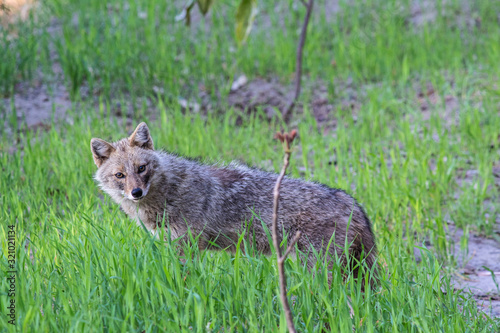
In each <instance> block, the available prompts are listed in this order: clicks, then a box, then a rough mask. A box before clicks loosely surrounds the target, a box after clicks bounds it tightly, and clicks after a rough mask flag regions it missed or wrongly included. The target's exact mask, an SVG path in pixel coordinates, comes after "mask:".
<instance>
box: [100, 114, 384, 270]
mask: <svg viewBox="0 0 500 333" xmlns="http://www.w3.org/2000/svg"><path fill="white" fill-rule="evenodd" d="M137 138H139V139H137ZM94 140H96V139H93V141H92V142H93V144H92V145H91V146H92V152H93V154H94V160H96V150H97V151H98V152H99V151H100V150H99V149H94V142H95V141H94ZM100 141H102V140H100ZM137 142H138V143H137ZM99 143H100V144H101V145H102V143H101V142H99ZM109 145H111V146H112V148H113V149H106V152H108V151H110V154H109V156H108V157H107V158H105V159H104V160H102V159H99V158H98V159H97V160H96V165H97V166H98V167H99V168H98V170H97V173H96V175H95V179H96V180H97V181H98V182H99V184H100V186H101V188H102V189H103V190H104V191H105V192H107V193H108V194H109V195H110V196H111V197H112V198H113V199H114V200H115V201H116V202H117V203H118V204H119V205H121V207H122V209H123V210H124V211H125V212H126V213H127V214H128V215H129V216H130V217H131V218H133V219H134V220H136V221H137V222H138V223H139V224H140V222H139V220H141V221H142V222H143V223H144V225H145V226H146V227H147V228H148V229H149V230H151V231H153V232H154V231H156V229H157V228H158V226H160V225H161V223H162V221H164V220H165V221H166V223H167V224H168V226H169V228H170V232H171V235H172V237H173V238H178V237H183V236H185V235H186V233H187V230H188V228H190V230H191V232H192V233H193V234H194V235H195V236H196V235H199V236H200V238H199V244H198V246H199V247H200V249H206V248H212V249H215V248H219V249H226V250H231V251H234V249H235V245H236V243H237V241H238V237H239V235H240V234H241V232H242V231H243V229H244V228H247V229H248V228H250V229H251V230H247V231H248V232H247V235H248V237H249V240H251V241H252V242H253V241H255V245H256V246H257V249H258V250H259V251H260V252H262V253H265V254H270V253H271V245H270V244H271V243H270V241H269V239H268V238H267V236H266V233H265V231H264V229H263V227H262V223H264V224H265V225H266V226H267V228H268V229H269V230H271V218H272V209H273V187H274V184H275V182H276V179H277V177H278V175H277V174H275V173H270V172H265V171H262V170H259V169H254V168H250V167H247V166H245V165H241V164H238V163H234V162H233V163H231V164H229V165H226V166H220V165H205V164H202V163H199V162H196V161H193V160H190V159H186V158H183V157H179V156H176V155H174V154H170V153H167V152H162V151H155V150H153V141H152V139H151V137H150V135H149V130H148V128H147V126H146V124H144V123H141V124H140V125H139V126H138V127H137V129H136V131H135V132H134V134H132V136H131V137H130V138H128V139H122V140H120V141H118V142H115V143H112V144H109ZM104 146H105V145H104ZM98 162H100V164H98ZM141 165H146V171H144V172H142V173H138V172H137V170H138V168H139V166H141ZM118 172H120V173H123V174H124V175H125V177H124V178H123V179H117V178H116V176H115V175H116V173H118ZM137 187H139V188H141V189H142V190H143V191H144V196H143V197H142V199H140V200H135V201H134V200H132V199H133V198H132V196H131V195H130V191H132V189H134V188H137ZM278 215H279V218H278V229H279V231H280V233H281V231H282V230H284V231H285V233H286V234H287V235H291V236H293V235H294V234H295V233H296V231H298V230H300V231H301V232H302V237H301V238H300V240H299V241H298V243H297V244H298V248H299V249H300V250H301V251H303V252H305V253H307V252H309V250H310V246H311V245H312V246H313V247H314V248H315V249H316V250H317V251H318V252H319V251H323V252H324V250H325V249H326V246H327V244H328V242H329V241H330V239H331V237H332V235H333V234H334V235H335V236H334V242H335V243H336V244H337V245H339V246H334V245H332V246H331V247H330V254H333V252H334V251H337V252H338V253H337V254H338V255H339V256H341V257H343V255H342V251H343V247H344V244H345V241H346V240H347V242H348V244H351V246H350V248H349V251H350V255H352V256H353V257H355V258H356V259H359V257H360V256H361V253H362V252H364V258H365V262H366V264H367V266H368V267H369V268H370V267H372V266H373V264H374V261H375V257H376V248H375V241H374V236H373V233H372V231H371V228H370V221H369V220H368V218H367V216H366V214H365V212H364V211H363V209H362V208H361V206H360V205H359V204H358V203H357V202H356V200H355V199H353V198H352V197H351V196H350V195H348V194H347V193H345V192H344V191H342V190H339V189H333V188H330V187H328V186H326V185H322V184H318V183H313V182H308V181H305V180H302V179H294V178H289V177H285V178H284V179H283V182H282V186H281V189H280V202H279V214H278ZM256 216H258V217H259V219H257V218H256ZM245 221H246V222H245ZM249 221H253V222H252V223H251V227H248V222H249ZM261 221H262V222H261ZM348 225H349V228H348ZM280 236H281V237H282V236H283V235H280ZM309 259H310V260H309V262H308V264H309V265H313V264H314V258H313V256H312V255H311V254H309ZM355 274H356V272H355Z"/></svg>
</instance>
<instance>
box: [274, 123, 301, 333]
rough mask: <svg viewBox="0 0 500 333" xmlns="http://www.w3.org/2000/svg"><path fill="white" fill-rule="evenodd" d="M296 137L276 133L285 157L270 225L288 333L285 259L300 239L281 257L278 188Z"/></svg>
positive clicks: (292, 330) (291, 326) (292, 329)
mask: <svg viewBox="0 0 500 333" xmlns="http://www.w3.org/2000/svg"><path fill="white" fill-rule="evenodd" d="M296 135H297V131H296V130H293V131H291V132H290V133H284V134H283V133H276V138H277V139H279V140H280V141H281V142H282V143H283V147H284V149H285V157H284V161H283V168H282V169H281V172H280V174H279V176H278V179H277V180H276V184H275V186H274V191H273V224H272V232H273V244H274V248H275V249H276V254H277V256H278V274H279V279H280V298H281V303H282V304H283V310H284V312H285V318H286V324H287V326H288V331H289V332H290V333H295V332H296V330H295V326H294V324H293V317H292V310H291V309H290V304H288V297H287V295H286V274H285V265H284V263H285V259H286V256H287V255H288V254H289V253H290V251H291V249H292V248H293V245H294V244H295V243H296V242H297V240H298V239H299V237H300V231H299V232H297V234H296V235H295V237H294V239H293V240H292V242H291V243H290V246H289V247H288V249H287V250H286V251H285V254H284V255H283V256H281V249H280V240H279V236H278V206H279V196H280V186H281V182H282V181H283V178H284V177H285V173H286V169H287V168H288V165H289V164H290V155H291V154H292V151H291V150H290V143H291V142H292V141H293V139H294V138H295V136H296Z"/></svg>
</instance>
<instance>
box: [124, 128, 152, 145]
mask: <svg viewBox="0 0 500 333" xmlns="http://www.w3.org/2000/svg"><path fill="white" fill-rule="evenodd" d="M128 141H129V143H130V145H131V146H137V147H141V148H144V149H153V139H152V138H151V134H149V128H148V125H146V123H140V124H139V125H137V128H136V129H135V131H134V133H132V135H131V136H130V138H129V139H128Z"/></svg>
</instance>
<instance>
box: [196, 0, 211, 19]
mask: <svg viewBox="0 0 500 333" xmlns="http://www.w3.org/2000/svg"><path fill="white" fill-rule="evenodd" d="M213 3H214V1H213V0H198V8H200V12H201V13H202V14H203V15H205V14H206V13H207V12H208V10H209V9H210V6H212V4H213Z"/></svg>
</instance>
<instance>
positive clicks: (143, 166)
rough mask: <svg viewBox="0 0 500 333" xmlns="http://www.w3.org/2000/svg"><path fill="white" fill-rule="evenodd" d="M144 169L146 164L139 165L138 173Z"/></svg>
mask: <svg viewBox="0 0 500 333" xmlns="http://www.w3.org/2000/svg"><path fill="white" fill-rule="evenodd" d="M144 170H146V166H145V165H141V166H140V167H139V173H141V172H143V171H144Z"/></svg>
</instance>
